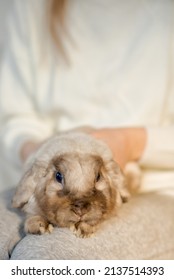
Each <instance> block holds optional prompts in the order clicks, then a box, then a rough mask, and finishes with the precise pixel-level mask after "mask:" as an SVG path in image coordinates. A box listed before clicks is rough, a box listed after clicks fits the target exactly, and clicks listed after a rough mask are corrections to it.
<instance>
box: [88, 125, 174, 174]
mask: <svg viewBox="0 0 174 280" xmlns="http://www.w3.org/2000/svg"><path fill="white" fill-rule="evenodd" d="M91 134H92V135H93V136H94V137H96V138H98V139H101V140H103V141H105V142H106V143H107V144H108V145H109V147H110V148H111V150H112V152H113V155H114V159H115V160H116V161H117V162H118V163H119V164H120V166H121V167H122V168H124V166H125V165H126V163H127V162H130V161H138V162H139V164H140V165H141V166H143V167H146V168H158V169H159V168H160V169H174V126H172V125H169V126H167V127H163V126H155V127H146V128H142V127H132V128H131V127H129V128H112V129H110V128H104V129H97V130H94V131H93V132H91Z"/></svg>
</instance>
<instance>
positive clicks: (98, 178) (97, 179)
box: [95, 173, 101, 182]
mask: <svg viewBox="0 0 174 280" xmlns="http://www.w3.org/2000/svg"><path fill="white" fill-rule="evenodd" d="M100 178H101V175H100V173H98V174H97V176H96V178H95V180H96V182H98V181H99V180H100Z"/></svg>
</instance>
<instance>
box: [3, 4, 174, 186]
mask: <svg viewBox="0 0 174 280" xmlns="http://www.w3.org/2000/svg"><path fill="white" fill-rule="evenodd" d="M173 11H174V7H173V2H172V1H170V0H167V1H160V3H157V2H155V1H153V2H150V1H148V0H146V1H137V0H132V1H127V0H126V1H117V0H109V1H104V0H89V1H81V0H73V1H69V0H52V1H51V0H50V1H44V0H39V1H34V0H30V1H21V0H15V1H14V9H13V12H12V13H11V16H10V17H9V33H8V39H7V41H6V46H5V51H4V54H3V59H2V65H1V74H0V144H1V145H0V153H1V159H3V166H6V171H5V172H3V174H2V176H1V177H3V176H5V185H7V184H9V182H10V184H12V182H13V183H14V182H15V180H16V179H15V178H14V177H13V175H12V176H9V170H10V168H11V169H13V170H15V171H16V172H17V174H18V175H17V178H20V176H21V170H22V166H23V165H24V163H25V161H26V160H27V158H28V157H29V156H30V155H31V154H32V153H34V152H35V151H36V150H37V149H39V147H40V146H41V145H42V142H43V141H44V140H46V139H47V138H49V137H52V136H54V135H55V134H56V133H58V132H59V131H64V130H69V129H72V128H77V127H78V128H79V127H86V126H87V127H89V128H90V129H89V131H88V133H90V134H91V135H92V136H93V137H95V138H97V139H101V140H103V141H105V142H106V143H107V144H108V145H109V147H110V148H111V150H112V152H113V155H114V159H115V160H116V161H117V162H118V163H119V164H120V166H121V167H122V168H124V167H125V165H126V164H127V163H128V162H130V161H137V162H139V164H140V165H141V166H142V168H145V169H150V170H153V171H154V170H156V171H157V174H158V176H155V177H153V179H154V178H155V180H156V185H158V187H159V186H164V185H165V186H166V185H167V186H171V184H172V182H171V176H173V177H174V173H173V170H174V141H173V139H174V118H173V116H174V83H173V59H174V51H173V34H174V20H173ZM158 171H160V172H159V173H158ZM169 173H170V174H169ZM10 174H12V173H10ZM149 174H151V173H149ZM166 174H167V175H169V176H168V177H166ZM146 175H147V174H146ZM163 175H164V176H165V177H164V178H165V184H164V180H162V179H161V178H162V177H161V176H163ZM9 177H10V178H9ZM173 177H172V178H173ZM144 178H146V177H144ZM147 178H148V175H147ZM9 180H11V181H9ZM152 181H153V183H154V180H152ZM146 182H149V181H148V179H147V180H146ZM154 184H155V183H154ZM150 185H151V183H150ZM147 188H148V187H147Z"/></svg>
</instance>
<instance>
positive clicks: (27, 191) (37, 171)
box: [12, 163, 45, 208]
mask: <svg viewBox="0 0 174 280" xmlns="http://www.w3.org/2000/svg"><path fill="white" fill-rule="evenodd" d="M44 170H45V169H44V168H43V167H42V165H41V164H39V163H34V164H33V165H32V167H31V168H30V169H28V170H27V171H26V172H25V173H24V176H23V177H22V179H21V180H20V182H19V184H18V186H17V189H16V193H15V195H14V197H13V199H12V206H13V207H14V208H22V207H23V206H24V205H25V204H27V202H28V201H29V199H30V198H31V196H32V195H33V193H34V191H35V189H36V186H37V184H38V182H39V178H41V177H43V176H44Z"/></svg>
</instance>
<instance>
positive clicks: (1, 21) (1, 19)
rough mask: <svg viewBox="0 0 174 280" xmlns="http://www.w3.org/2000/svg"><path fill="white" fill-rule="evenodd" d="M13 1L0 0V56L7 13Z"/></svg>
mask: <svg viewBox="0 0 174 280" xmlns="http://www.w3.org/2000/svg"><path fill="white" fill-rule="evenodd" d="M24 1H25V0H24ZM13 2H14V0H0V58H1V55H2V48H3V41H4V38H5V30H6V19H7V14H8V11H9V9H10V6H11V5H12V3H13Z"/></svg>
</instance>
